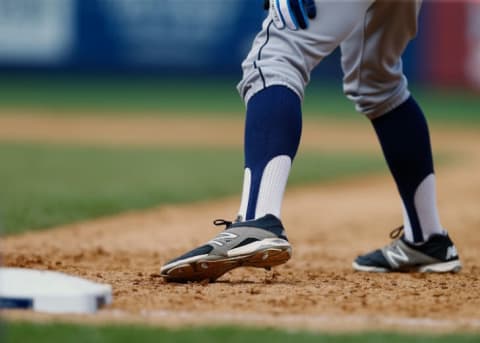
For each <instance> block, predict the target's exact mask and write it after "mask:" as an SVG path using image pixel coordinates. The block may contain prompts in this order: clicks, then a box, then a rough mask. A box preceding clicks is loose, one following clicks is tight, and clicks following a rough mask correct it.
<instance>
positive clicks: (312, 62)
mask: <svg viewBox="0 0 480 343" xmlns="http://www.w3.org/2000/svg"><path fill="white" fill-rule="evenodd" d="M372 2H373V1H371V0H367V1H365V0H364V1H362V0H360V1H358V0H356V1H323V2H316V5H317V17H316V18H315V19H314V20H312V21H310V28H309V29H308V30H305V31H289V30H279V29H277V28H276V27H275V25H274V24H273V22H272V20H271V19H270V18H267V19H266V20H265V22H264V24H263V30H262V31H261V32H260V33H259V34H258V36H257V37H256V39H255V41H254V43H253V46H252V49H251V51H250V53H249V54H248V56H247V58H246V59H245V61H244V62H243V64H242V67H243V72H244V75H243V79H242V81H241V82H240V83H239V85H238V90H239V92H240V94H241V96H242V97H243V98H244V100H245V102H246V104H247V118H246V127H245V145H244V147H245V177H244V186H243V193H242V200H241V205H240V210H239V216H238V217H239V218H240V220H251V219H257V218H261V217H262V216H264V215H265V214H267V213H271V214H274V215H275V216H276V217H278V218H280V212H281V205H282V200H283V194H284V190H285V187H286V183H287V179H288V175H289V172H290V168H291V165H292V162H293V159H294V157H295V153H296V151H297V148H298V145H299V141H300V133H301V132H300V131H301V99H302V98H303V95H304V89H305V87H306V85H307V84H308V82H309V78H310V72H311V70H312V69H313V68H314V67H315V66H316V65H317V64H318V63H319V62H320V61H321V60H322V59H323V58H324V57H325V56H327V55H329V54H330V53H331V52H332V51H333V50H334V49H335V48H336V47H337V46H338V45H339V44H340V42H341V41H342V40H344V39H345V38H346V37H348V35H349V34H350V33H351V32H352V30H353V29H354V28H355V27H356V26H357V23H358V22H359V21H361V20H362V19H363V17H364V13H365V12H366V10H367V9H368V7H369V6H370V5H371V3H372Z"/></svg>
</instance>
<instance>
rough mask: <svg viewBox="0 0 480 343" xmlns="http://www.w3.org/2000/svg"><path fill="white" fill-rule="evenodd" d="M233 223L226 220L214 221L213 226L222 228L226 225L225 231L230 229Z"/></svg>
mask: <svg viewBox="0 0 480 343" xmlns="http://www.w3.org/2000/svg"><path fill="white" fill-rule="evenodd" d="M232 224H233V223H232V222H231V221H229V220H225V219H215V220H214V221H213V225H215V226H222V225H225V230H226V229H228V228H229V227H230V226H232Z"/></svg>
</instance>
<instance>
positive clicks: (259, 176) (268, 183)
mask: <svg viewBox="0 0 480 343" xmlns="http://www.w3.org/2000/svg"><path fill="white" fill-rule="evenodd" d="M301 130H302V114H301V100H300V98H299V96H298V95H297V94H296V93H295V92H293V91H292V90H290V89H289V88H287V87H285V86H271V87H268V88H266V89H264V90H262V91H260V92H258V93H257V94H255V95H254V96H253V97H252V98H251V99H250V101H249V102H248V105H247V118H246V124H245V147H244V148H245V179H244V187H243V195H242V204H241V208H240V213H239V216H240V217H241V219H244V220H249V219H255V218H258V217H260V216H262V215H265V214H267V213H272V214H274V215H276V216H280V207H281V202H282V198H283V193H284V190H285V186H286V182H287V178H288V174H289V171H290V166H291V162H292V161H293V158H294V157H295V154H296V152H297V149H298V145H299V142H300V135H301Z"/></svg>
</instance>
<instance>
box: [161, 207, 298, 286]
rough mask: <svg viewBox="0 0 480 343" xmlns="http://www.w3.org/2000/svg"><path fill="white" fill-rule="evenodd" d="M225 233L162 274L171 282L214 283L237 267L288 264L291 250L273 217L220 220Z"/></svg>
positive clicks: (173, 261)
mask: <svg viewBox="0 0 480 343" xmlns="http://www.w3.org/2000/svg"><path fill="white" fill-rule="evenodd" d="M213 223H214V224H215V225H225V226H226V228H225V230H224V231H222V232H220V233H219V234H218V235H217V236H216V237H215V238H213V239H212V240H210V241H209V242H207V243H206V244H204V245H202V246H200V247H198V248H196V249H193V250H192V251H190V252H187V253H186V254H184V255H182V256H180V257H178V258H176V259H173V260H171V261H169V262H167V263H166V264H165V265H164V266H163V267H162V268H161V269H160V274H161V275H162V276H163V277H164V279H165V280H166V281H169V282H189V281H203V280H208V281H210V282H214V281H215V280H216V279H218V278H219V277H220V276H222V275H223V274H225V273H226V272H228V271H230V270H232V269H234V268H237V267H257V268H265V269H270V268H271V267H274V266H277V265H279V264H282V263H285V262H287V261H288V260H289V259H290V256H291V255H292V247H291V246H290V243H289V242H288V239H287V237H286V235H285V229H284V228H283V225H282V223H281V221H280V220H279V219H278V218H277V217H275V216H274V215H271V214H267V215H266V216H264V217H262V218H259V219H256V220H249V221H243V222H235V223H232V222H229V221H225V220H223V219H217V220H215V221H214V222H213Z"/></svg>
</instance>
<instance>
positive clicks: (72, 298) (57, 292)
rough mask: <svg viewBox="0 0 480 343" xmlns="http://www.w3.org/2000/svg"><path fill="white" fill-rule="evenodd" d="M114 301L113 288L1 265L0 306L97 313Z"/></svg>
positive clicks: (73, 278) (50, 273)
mask: <svg viewBox="0 0 480 343" xmlns="http://www.w3.org/2000/svg"><path fill="white" fill-rule="evenodd" d="M111 302H112V287H111V286H110V285H107V284H99V283H95V282H92V281H89V280H86V279H82V278H79V277H75V276H71V275H67V274H64V273H59V272H53V271H40V270H33V269H22V268H0V308H3V309H5V308H17V309H20V308H21V309H31V310H34V311H38V312H48V313H94V312H96V311H97V310H98V309H99V308H100V307H101V306H103V305H107V304H110V303H111Z"/></svg>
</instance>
